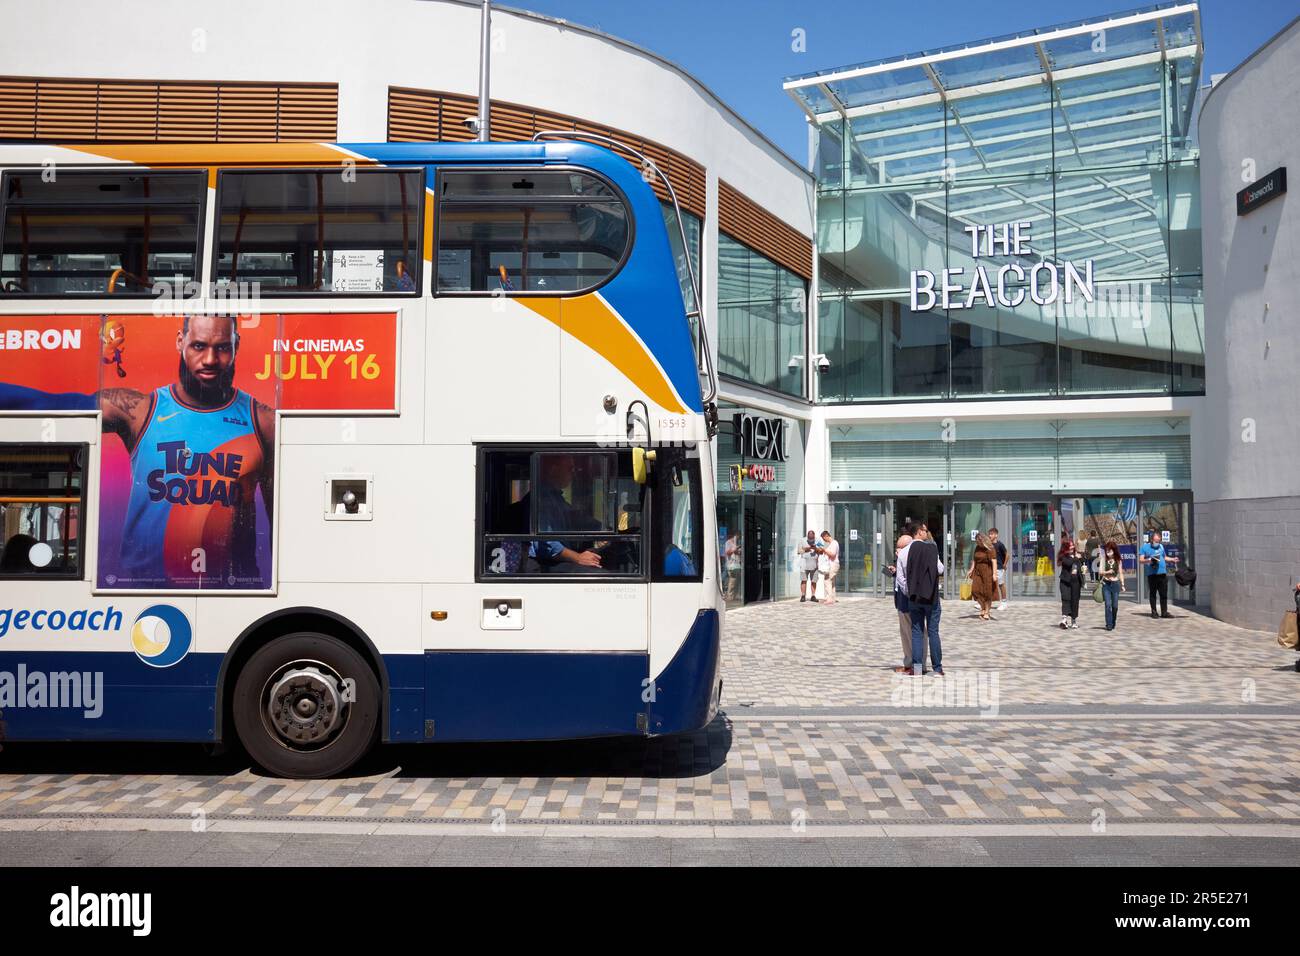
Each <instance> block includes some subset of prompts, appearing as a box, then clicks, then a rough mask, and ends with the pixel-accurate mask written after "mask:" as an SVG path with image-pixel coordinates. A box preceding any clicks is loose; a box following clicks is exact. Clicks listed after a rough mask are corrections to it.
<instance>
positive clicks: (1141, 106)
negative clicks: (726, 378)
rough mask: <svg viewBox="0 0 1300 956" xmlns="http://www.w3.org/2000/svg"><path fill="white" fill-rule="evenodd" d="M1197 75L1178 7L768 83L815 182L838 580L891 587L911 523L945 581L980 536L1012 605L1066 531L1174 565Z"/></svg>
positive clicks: (1185, 473)
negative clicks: (1008, 555)
mask: <svg viewBox="0 0 1300 956" xmlns="http://www.w3.org/2000/svg"><path fill="white" fill-rule="evenodd" d="M1201 60H1202V46H1201V37H1200V22H1199V13H1198V11H1197V8H1196V5H1195V4H1190V3H1182V4H1171V5H1165V6H1160V7H1151V8H1146V9H1143V10H1138V11H1133V12H1130V13H1124V14H1117V15H1115V16H1113V17H1109V18H1106V19H1104V20H1099V21H1091V22H1079V23H1071V24H1063V25H1060V26H1055V27H1047V28H1042V29H1035V30H1031V31H1028V32H1025V33H1020V34H1016V35H1013V36H1007V37H1001V38H998V39H993V40H988V41H984V42H977V43H971V44H966V45H963V46H961V47H957V48H950V49H941V50H934V51H929V52H922V53H916V54H912V55H909V56H905V57H900V58H896V59H888V60H882V61H878V62H873V63H865V64H860V65H857V66H850V67H844V68H839V69H834V70H826V71H822V72H819V73H815V74H810V75H808V76H803V77H796V78H791V79H790V80H787V81H786V84H785V86H786V89H787V91H788V92H789V93H790V94H791V95H792V96H793V97H794V99H795V100H796V101H797V102H798V103H799V104H800V106H801V107H802V108H803V109H804V111H805V112H806V113H807V116H808V120H809V127H810V147H811V148H810V157H811V162H812V166H813V169H814V170H815V172H816V175H817V180H818V182H817V261H816V276H815V280H814V288H815V290H816V295H815V299H816V307H815V309H814V310H813V311H814V316H815V317H814V322H813V329H812V331H811V333H810V334H811V335H812V337H813V341H814V342H815V343H816V344H815V346H814V348H813V351H814V352H816V353H821V354H822V355H824V356H825V361H823V362H822V363H821V364H822V367H823V370H822V371H820V372H816V373H814V374H813V375H812V376H811V377H812V379H813V383H812V385H813V388H814V392H813V395H812V397H813V398H814V401H815V402H816V404H815V406H814V413H813V422H812V428H811V434H810V437H809V462H808V475H809V481H808V484H807V487H809V488H812V487H816V486H817V485H818V484H821V483H823V482H824V487H825V488H826V497H825V502H824V503H822V504H817V505H811V504H810V508H812V509H813V510H814V515H813V516H810V518H809V520H810V521H811V523H812V524H816V525H818V527H820V526H821V523H822V522H823V521H824V522H826V523H833V524H834V527H835V529H836V533H837V536H838V537H839V538H840V541H841V543H842V544H843V543H845V542H849V541H852V542H853V543H854V547H852V548H847V549H846V558H847V559H848V561H849V564H850V566H846V567H845V568H844V572H843V578H842V582H843V583H842V587H843V588H844V589H845V590H849V591H852V590H866V591H868V592H871V591H875V592H878V593H888V589H889V587H890V583H889V580H888V579H887V578H883V577H882V575H881V574H880V573H879V568H880V567H881V566H882V564H884V563H888V562H887V560H886V559H887V558H888V557H889V555H890V553H891V552H892V544H893V540H894V537H895V535H896V534H897V533H898V530H899V528H900V526H901V525H902V524H903V522H904V521H905V520H907V519H908V518H922V519H925V520H926V521H927V523H928V524H929V526H930V527H931V530H933V531H935V532H936V534H937V532H938V531H939V529H940V528H942V529H943V531H944V540H945V547H946V550H947V553H948V555H949V558H950V560H952V561H954V562H955V564H956V565H957V566H958V567H959V568H960V569H961V570H962V571H963V572H964V570H965V567H966V565H967V564H968V563H969V560H970V547H971V536H972V533H973V532H974V531H975V530H977V529H985V530H987V529H988V528H989V527H990V526H997V527H998V528H999V530H1000V531H1001V534H1002V538H1003V540H1004V541H1007V542H1008V544H1009V545H1010V546H1011V547H1012V552H1013V555H1012V557H1013V567H1012V574H1011V575H1010V577H1011V578H1012V594H1013V596H1014V595H1015V594H1020V595H1034V594H1054V593H1055V583H1054V577H1053V575H1054V571H1053V569H1054V564H1055V553H1056V550H1057V549H1058V548H1059V545H1060V543H1061V542H1062V541H1063V540H1064V539H1065V537H1066V536H1069V537H1072V538H1074V539H1075V540H1079V541H1085V542H1091V543H1092V544H1093V545H1094V546H1096V545H1098V544H1099V543H1100V542H1102V541H1105V540H1110V539H1113V540H1116V541H1117V542H1118V543H1119V544H1120V546H1121V550H1122V551H1123V552H1124V553H1125V555H1126V557H1127V558H1128V561H1127V562H1126V563H1128V564H1129V568H1130V571H1132V570H1135V569H1136V550H1137V546H1138V544H1139V543H1140V542H1139V536H1140V535H1141V534H1143V533H1144V532H1146V531H1149V530H1157V531H1160V532H1161V533H1162V535H1164V536H1165V538H1166V540H1168V542H1169V544H1170V545H1171V546H1172V550H1173V551H1174V552H1175V553H1179V552H1186V553H1189V554H1190V546H1191V536H1192V531H1193V529H1192V527H1191V508H1190V503H1191V432H1192V428H1191V425H1192V418H1193V416H1195V415H1196V414H1198V412H1199V409H1200V407H1201V403H1202V402H1203V398H1202V397H1201V396H1203V394H1204V390H1205V346H1204V338H1205V336H1204V328H1205V323H1204V314H1203V296H1202V281H1201V235H1200V187H1199V168H1198V164H1199V159H1198V149H1197V145H1196V135H1195V119H1194V117H1195V108H1196V105H1197V98H1198V93H1199V90H1200V73H1201ZM817 508H820V509H822V511H821V512H820V513H817V512H816V509H817ZM959 577H960V575H950V576H949V579H950V585H951V586H952V587H954V588H955V586H956V579H957V578H959ZM1171 583H1172V582H1171ZM1130 596H1131V597H1134V596H1136V597H1140V596H1141V595H1138V594H1134V593H1133V592H1130ZM1176 596H1177V597H1178V598H1181V599H1183V600H1189V599H1193V598H1194V595H1193V594H1192V593H1191V592H1189V591H1186V590H1181V589H1180V590H1178V591H1177V592H1176Z"/></svg>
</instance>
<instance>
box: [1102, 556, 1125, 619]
mask: <svg viewBox="0 0 1300 956" xmlns="http://www.w3.org/2000/svg"><path fill="white" fill-rule="evenodd" d="M1100 573H1101V596H1102V598H1103V599H1104V601H1103V603H1105V605H1106V630H1108V631H1113V630H1115V624H1116V623H1117V621H1118V618H1119V592H1120V591H1122V590H1124V559H1123V558H1122V557H1120V553H1119V545H1117V544H1116V543H1115V542H1114V541H1107V542H1106V543H1105V544H1104V545H1102V548H1101V571H1100Z"/></svg>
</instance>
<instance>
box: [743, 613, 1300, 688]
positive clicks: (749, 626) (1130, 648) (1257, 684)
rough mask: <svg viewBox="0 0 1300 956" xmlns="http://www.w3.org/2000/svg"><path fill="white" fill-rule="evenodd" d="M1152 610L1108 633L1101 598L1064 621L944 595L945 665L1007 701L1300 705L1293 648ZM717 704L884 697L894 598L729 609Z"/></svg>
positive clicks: (897, 659)
mask: <svg viewBox="0 0 1300 956" xmlns="http://www.w3.org/2000/svg"><path fill="white" fill-rule="evenodd" d="M1171 613H1173V614H1174V615H1175V617H1174V619H1173V620H1163V619H1162V620H1153V619H1152V618H1151V616H1150V612H1149V610H1147V609H1146V607H1145V606H1143V607H1142V608H1139V607H1138V606H1137V605H1136V604H1132V605H1129V606H1125V607H1122V608H1121V610H1120V619H1119V627H1118V628H1117V629H1116V630H1115V631H1111V632H1107V631H1106V630H1105V629H1104V627H1103V624H1104V619H1103V615H1102V608H1101V605H1099V604H1095V603H1093V602H1087V603H1085V604H1084V606H1083V607H1082V608H1081V614H1080V621H1079V627H1078V629H1077V630H1069V631H1062V630H1061V629H1060V628H1059V627H1058V626H1057V625H1058V624H1059V622H1060V612H1059V605H1057V604H1055V603H1053V602H1049V601H1034V602H1023V603H1019V604H1013V605H1011V606H1010V607H1009V608H1008V609H1007V610H1006V611H995V612H994V617H995V618H996V620H994V621H993V622H991V623H985V622H982V621H980V620H979V619H978V617H977V616H976V613H975V610H974V605H972V604H971V603H970V602H948V603H946V604H945V605H944V613H943V618H942V621H941V624H940V627H939V634H940V638H941V639H942V641H943V661H944V667H945V670H946V671H948V672H949V674H950V675H952V674H953V673H954V672H961V671H967V672H970V671H974V672H982V673H984V674H986V675H992V674H994V673H996V674H997V678H998V685H999V690H1000V699H1001V702H1002V704H1003V706H1004V707H1005V706H1014V705H1017V704H1072V705H1087V704H1098V705H1100V704H1104V705H1108V706H1119V705H1128V704H1132V705H1147V706H1151V705H1217V706H1237V705H1243V704H1280V705H1292V704H1296V703H1300V681H1297V680H1296V677H1297V675H1296V674H1295V672H1294V670H1292V668H1293V666H1294V662H1295V654H1294V652H1290V651H1286V650H1284V649H1282V648H1280V647H1278V646H1277V643H1276V641H1275V639H1274V637H1273V636H1272V635H1269V634H1264V633H1262V632H1259V631H1246V630H1242V629H1240V628H1235V627H1231V626H1229V625H1227V624H1224V623H1222V622H1220V621H1216V620H1215V619H1213V618H1210V617H1207V616H1205V615H1202V614H1198V613H1196V612H1194V611H1190V610H1186V609H1183V608H1175V609H1174V610H1173V611H1172V612H1171ZM723 663H724V669H725V682H724V685H723V696H724V703H729V704H731V705H733V708H734V705H737V704H743V705H746V706H756V707H763V706H768V707H835V706H838V707H845V706H857V705H880V706H888V705H890V704H891V703H892V701H893V698H894V697H895V696H896V695H897V681H895V679H894V677H893V673H892V668H893V667H894V666H895V665H897V664H900V663H902V648H901V646H900V640H899V633H898V615H897V612H896V611H895V610H894V607H893V605H892V604H891V603H889V602H887V601H881V600H874V599H857V600H842V601H840V603H838V604H836V605H833V606H826V605H822V604H811V603H809V604H800V603H799V602H797V601H795V602H793V603H790V602H782V603H779V604H763V605H754V606H752V607H747V608H741V609H738V610H735V611H732V612H730V613H729V614H728V616H727V643H726V652H725V658H724V662H723Z"/></svg>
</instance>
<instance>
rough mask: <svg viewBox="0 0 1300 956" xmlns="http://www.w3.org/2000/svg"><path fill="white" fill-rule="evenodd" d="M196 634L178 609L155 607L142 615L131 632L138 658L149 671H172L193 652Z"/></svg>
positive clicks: (162, 605)
mask: <svg viewBox="0 0 1300 956" xmlns="http://www.w3.org/2000/svg"><path fill="white" fill-rule="evenodd" d="M192 641H193V631H192V630H191V628H190V622H189V620H188V619H187V618H186V617H185V615H184V614H183V613H181V611H180V609H179V608H175V607H172V606H171V605H170V604H155V605H154V606H153V607H150V608H146V609H145V610H143V611H141V612H140V616H139V617H137V618H136V619H135V626H134V627H132V628H131V646H132V647H134V648H135V656H136V657H138V658H140V660H142V661H144V662H145V663H146V664H148V665H149V666H150V667H171V666H172V665H173V664H176V663H179V662H180V660H181V659H182V658H183V657H185V655H186V654H188V653H189V652H190V644H191V643H192Z"/></svg>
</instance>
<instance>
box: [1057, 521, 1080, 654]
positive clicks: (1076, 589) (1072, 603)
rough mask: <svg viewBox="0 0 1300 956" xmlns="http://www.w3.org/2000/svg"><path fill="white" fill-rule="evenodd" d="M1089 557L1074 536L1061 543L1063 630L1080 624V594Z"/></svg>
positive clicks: (1058, 556) (1058, 557) (1059, 567)
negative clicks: (1082, 553)
mask: <svg viewBox="0 0 1300 956" xmlns="http://www.w3.org/2000/svg"><path fill="white" fill-rule="evenodd" d="M1087 563H1088V559H1087V558H1086V557H1084V556H1083V555H1081V554H1080V553H1079V551H1078V549H1077V548H1076V547H1075V546H1074V539H1073V538H1066V539H1065V541H1064V542H1062V544H1061V553H1060V554H1058V555H1057V556H1056V566H1057V568H1058V569H1059V570H1060V582H1061V630H1063V631H1064V630H1066V629H1067V628H1071V627H1074V628H1077V627H1078V626H1079V595H1080V594H1081V593H1082V592H1083V578H1084V569H1085V566H1086V565H1087Z"/></svg>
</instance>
